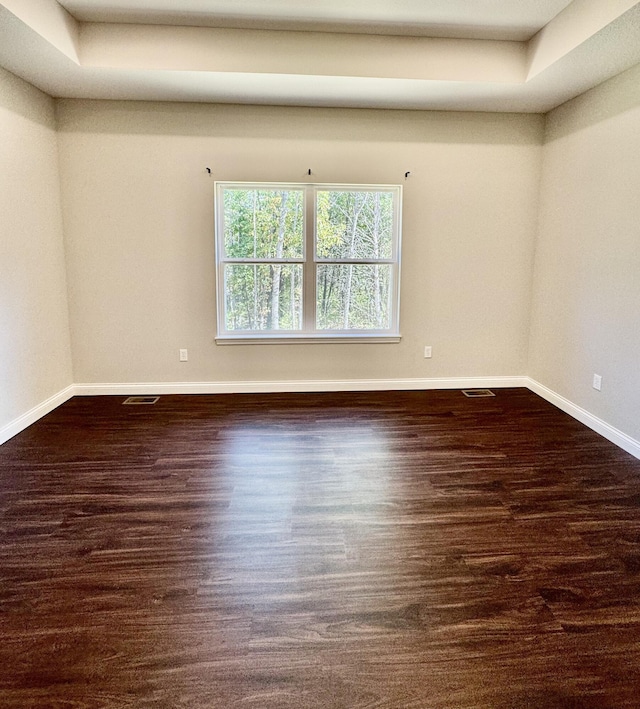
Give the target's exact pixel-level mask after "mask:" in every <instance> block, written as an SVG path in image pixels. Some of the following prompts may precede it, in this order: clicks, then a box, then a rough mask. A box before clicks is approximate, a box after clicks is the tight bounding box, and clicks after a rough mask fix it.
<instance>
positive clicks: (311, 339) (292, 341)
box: [216, 334, 400, 345]
mask: <svg viewBox="0 0 640 709" xmlns="http://www.w3.org/2000/svg"><path fill="white" fill-rule="evenodd" d="M398 342H400V335H290V334H287V335H280V336H277V335H276V336H274V335H219V336H218V337H216V345H318V344H325V345H345V344H351V345H352V344H355V343H357V344H360V345H380V344H389V343H398Z"/></svg>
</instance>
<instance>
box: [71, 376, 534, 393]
mask: <svg viewBox="0 0 640 709" xmlns="http://www.w3.org/2000/svg"><path fill="white" fill-rule="evenodd" d="M525 386H527V378H526V377H458V378H441V379H318V380H300V381H296V380H291V381H266V382H260V381H255V382H164V383H159V382H158V383H153V382H149V383H146V384H134V383H131V384H76V386H75V393H76V395H78V396H96V395H118V396H132V395H134V394H139V395H144V396H149V395H153V394H155V395H159V394H268V393H278V392H281V393H282V392H293V393H303V392H322V391H394V390H396V391H400V390H407V389H423V390H424V389H477V388H485V387H494V388H499V387H502V388H504V387H525Z"/></svg>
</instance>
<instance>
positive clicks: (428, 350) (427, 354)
mask: <svg viewBox="0 0 640 709" xmlns="http://www.w3.org/2000/svg"><path fill="white" fill-rule="evenodd" d="M429 357H431V345H428V346H427V347H425V348H424V358H425V359H429Z"/></svg>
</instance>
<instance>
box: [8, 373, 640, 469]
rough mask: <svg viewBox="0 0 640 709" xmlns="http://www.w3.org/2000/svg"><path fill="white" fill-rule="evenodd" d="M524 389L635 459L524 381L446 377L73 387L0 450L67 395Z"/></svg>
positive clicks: (639, 452)
mask: <svg viewBox="0 0 640 709" xmlns="http://www.w3.org/2000/svg"><path fill="white" fill-rule="evenodd" d="M505 387H527V388H528V389H530V390H531V391H532V392H534V393H535V394H538V396H541V397H542V398H543V399H545V400H546V401H548V402H549V403H551V404H553V405H554V406H557V407H558V408H559V409H561V410H562V411H564V412H565V413H567V414H569V415H570V416H573V418H575V419H577V420H578V421H580V422H581V423H583V424H584V425H585V426H588V427H589V428H590V429H592V430H593V431H596V432H597V433H599V434H600V435H601V436H604V437H605V438H606V439H607V440H609V441H611V442H612V443H615V445H617V446H619V447H620V448H622V449H623V450H625V451H627V453H630V454H631V455H633V456H635V457H636V458H639V459H640V441H637V440H635V439H634V438H631V436H628V435H627V434H626V433H623V432H622V431H620V430H618V429H617V428H615V427H613V426H611V425H610V424H608V423H607V422H606V421H603V420H602V419H600V418H598V417H597V416H594V415H593V414H590V413H589V412H588V411H586V410H585V409H583V408H581V407H580V406H577V405H576V404H574V403H573V402H571V401H569V400H568V399H565V397H563V396H561V395H560V394H557V393H556V392H554V391H553V390H551V389H549V388H548V387H546V386H544V384H540V382H537V381H536V380H535V379H531V378H530V377H525V376H521V377H452V378H433V379H333V380H330V379H326V380H300V381H295V380H293V381H263V382H261V381H255V382H163V383H160V382H158V383H153V382H149V383H145V384H140V383H128V384H127V383H123V384H76V385H71V386H68V387H67V388H66V389H63V390H62V391H60V392H58V393H57V394H54V395H53V396H51V397H49V398H48V399H47V400H46V401H43V402H42V403H41V404H39V405H38V406H35V407H34V408H33V409H31V410H30V411H27V412H26V413H25V414H23V415H22V416H20V417H18V418H17V419H15V420H13V421H11V422H10V423H8V424H6V425H5V426H3V427H2V428H0V445H1V444H2V443H4V442H5V441H8V440H9V439H10V438H12V437H13V436H15V435H16V434H18V433H20V432H21V431H24V429H25V428H27V427H28V426H30V425H31V424H32V423H35V422H36V421H37V420H38V419H40V418H42V417H43V416H45V415H46V414H48V413H49V412H51V411H53V410H54V409H55V408H57V407H58V406H60V404H63V403H64V402H65V401H67V400H68V399H70V398H71V397H72V396H101V395H106V396H108V395H112V396H131V395H134V394H140V395H151V394H158V395H159V394H242V393H245V394H266V393H278V392H291V393H303V392H323V391H327V392H328V391H393V390H397V391H402V390H412V389H414V390H427V389H480V388H495V389H497V388H505Z"/></svg>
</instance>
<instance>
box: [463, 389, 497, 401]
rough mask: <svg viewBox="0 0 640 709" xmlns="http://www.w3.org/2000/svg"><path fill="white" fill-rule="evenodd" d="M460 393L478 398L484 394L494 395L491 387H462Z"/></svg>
mask: <svg viewBox="0 0 640 709" xmlns="http://www.w3.org/2000/svg"><path fill="white" fill-rule="evenodd" d="M462 393H463V394H464V395H465V396H468V397H469V398H470V399H480V398H481V397H484V396H495V394H494V393H493V392H492V391H491V389H463V390H462Z"/></svg>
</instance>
